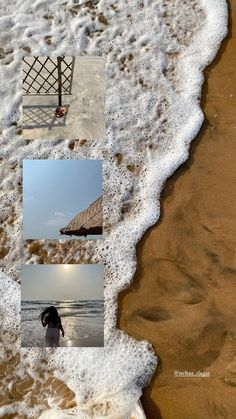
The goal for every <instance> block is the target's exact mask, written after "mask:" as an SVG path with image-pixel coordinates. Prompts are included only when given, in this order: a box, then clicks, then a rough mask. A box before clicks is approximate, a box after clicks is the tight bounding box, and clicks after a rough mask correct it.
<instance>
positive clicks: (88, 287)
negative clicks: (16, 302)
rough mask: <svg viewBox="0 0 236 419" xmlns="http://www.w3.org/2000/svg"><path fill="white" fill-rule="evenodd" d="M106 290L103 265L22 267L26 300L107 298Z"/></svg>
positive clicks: (22, 293) (23, 294) (23, 291)
mask: <svg viewBox="0 0 236 419" xmlns="http://www.w3.org/2000/svg"><path fill="white" fill-rule="evenodd" d="M103 290H104V267H103V264H94V265H24V266H22V275H21V299H22V300H23V301H24V300H103Z"/></svg>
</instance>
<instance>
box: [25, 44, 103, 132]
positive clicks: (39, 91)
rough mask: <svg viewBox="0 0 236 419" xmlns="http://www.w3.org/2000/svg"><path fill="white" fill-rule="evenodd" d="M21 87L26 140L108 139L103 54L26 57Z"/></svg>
mask: <svg viewBox="0 0 236 419" xmlns="http://www.w3.org/2000/svg"><path fill="white" fill-rule="evenodd" d="M48 41H49V40H48ZM21 88H22V93H23V113H22V128H23V139H28V140H34V139H50V138H53V139H65V138H67V139H86V140H90V139H93V138H101V139H103V138H105V112H104V108H105V106H104V103H105V59H104V58H103V57H95V56H94V57H93V56H91V57H71V56H60V57H48V56H47V57H38V56H25V57H23V59H22V65H21Z"/></svg>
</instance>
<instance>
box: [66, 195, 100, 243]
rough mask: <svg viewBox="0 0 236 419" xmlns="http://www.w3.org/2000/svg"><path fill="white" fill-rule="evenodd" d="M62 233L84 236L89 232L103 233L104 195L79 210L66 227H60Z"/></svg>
mask: <svg viewBox="0 0 236 419" xmlns="http://www.w3.org/2000/svg"><path fill="white" fill-rule="evenodd" d="M60 233H61V234H66V235H67V236H84V237H86V236H87V235H88V234H102V197H101V196H100V198H98V199H97V200H96V201H95V202H93V203H92V204H91V205H90V206H89V207H88V208H87V209H85V210H84V211H81V212H79V213H78V214H77V215H76V216H75V217H74V218H73V219H72V220H71V221H70V223H69V224H68V225H67V226H66V227H64V228H61V229H60Z"/></svg>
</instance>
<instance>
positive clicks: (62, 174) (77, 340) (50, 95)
mask: <svg viewBox="0 0 236 419" xmlns="http://www.w3.org/2000/svg"><path fill="white" fill-rule="evenodd" d="M21 87H22V94H23V107H22V129H23V132H22V134H23V135H22V137H23V139H25V140H28V141H34V140H37V139H50V140H53V139H55V140H57V139H60V140H63V139H69V140H74V139H76V138H77V137H78V133H79V136H80V138H83V139H84V141H87V140H90V139H93V138H104V137H105V116H104V115H105V112H104V102H105V62H104V59H103V58H101V57H86V58H85V57H67V56H63V57H55V58H53V57H32V56H25V57H24V58H23V60H22V69H21ZM102 166H103V164H102V160H96V159H90V160H85V159H31V158H30V156H29V157H28V158H26V159H24V160H23V232H22V236H23V240H101V239H102V234H103V214H102V212H103V211H102ZM103 290H104V267H103V264H101V263H99V264H28V265H23V266H22V271H21V346H22V347H102V346H104V292H103Z"/></svg>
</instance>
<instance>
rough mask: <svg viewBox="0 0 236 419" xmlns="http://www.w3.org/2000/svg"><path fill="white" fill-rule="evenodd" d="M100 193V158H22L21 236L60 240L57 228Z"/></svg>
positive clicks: (85, 207) (67, 221) (84, 207)
mask: <svg viewBox="0 0 236 419" xmlns="http://www.w3.org/2000/svg"><path fill="white" fill-rule="evenodd" d="M101 195H102V161H101V160H24V161H23V238H24V239H61V238H62V236H61V235H60V233H59V230H60V229H61V228H63V227H65V226H66V225H67V224H68V223H69V222H70V221H71V219H72V218H73V217H74V216H75V215H76V214H78V213H79V212H81V211H83V210H85V209H87V208H88V207H89V205H91V204H92V203H93V202H94V201H96V200H97V199H98V198H99V197H100V196H101ZM87 238H97V237H87ZM99 238H100V237H99ZM63 239H65V237H64V236H63Z"/></svg>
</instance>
